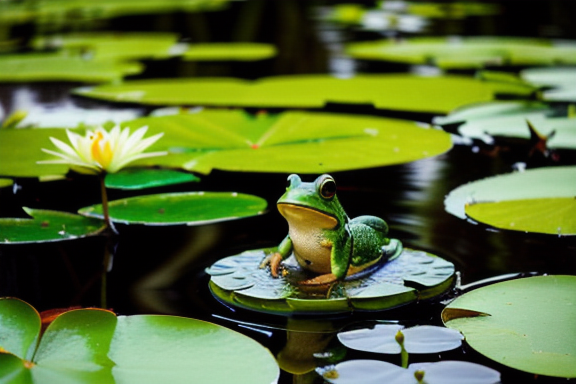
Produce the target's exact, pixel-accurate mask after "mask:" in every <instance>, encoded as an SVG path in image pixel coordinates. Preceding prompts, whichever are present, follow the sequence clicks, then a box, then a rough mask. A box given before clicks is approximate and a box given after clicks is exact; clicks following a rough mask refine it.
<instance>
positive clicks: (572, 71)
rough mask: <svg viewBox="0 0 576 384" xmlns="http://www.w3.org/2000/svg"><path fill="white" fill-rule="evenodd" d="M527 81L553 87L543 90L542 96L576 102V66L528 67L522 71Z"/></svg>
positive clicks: (521, 74)
mask: <svg viewBox="0 0 576 384" xmlns="http://www.w3.org/2000/svg"><path fill="white" fill-rule="evenodd" d="M520 77H522V78H523V79H524V80H525V81H527V82H529V83H531V84H534V85H537V86H540V87H546V88H551V89H545V90H544V91H543V92H542V98H543V99H544V100H549V101H564V102H576V85H575V84H576V68H573V67H552V68H528V69H525V70H522V71H521V72H520Z"/></svg>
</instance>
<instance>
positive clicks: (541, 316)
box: [442, 275, 576, 378]
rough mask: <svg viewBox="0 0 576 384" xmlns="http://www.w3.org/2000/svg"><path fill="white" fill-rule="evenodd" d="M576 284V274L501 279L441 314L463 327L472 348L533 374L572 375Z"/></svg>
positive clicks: (574, 366)
mask: <svg viewBox="0 0 576 384" xmlns="http://www.w3.org/2000/svg"><path fill="white" fill-rule="evenodd" d="M575 289H576V276H567V275H550V276H535V277H529V278H521V279H515V280H510V281H505V282H501V283H497V284H492V285H488V286H486V287H482V288H478V289H476V290H473V291H470V292H468V293H465V294H464V295H462V296H460V297H458V298H456V300H454V301H453V302H452V303H450V304H449V305H448V306H447V307H446V308H445V309H444V311H443V312H442V318H443V321H444V324H445V325H446V326H447V327H449V328H453V329H457V330H459V331H460V332H462V333H463V334H464V336H465V337H466V342H467V343H468V344H469V345H470V346H471V347H472V348H473V349H475V350H476V351H478V352H479V353H481V354H482V355H484V356H486V357H488V358H490V359H492V360H495V361H497V362H498V363H500V364H503V365H506V366H508V367H512V368H514V369H518V370H521V371H525V372H530V373H533V374H535V375H545V376H554V377H564V378H574V377H576V343H574V340H575V339H576V328H575V327H574V322H575V321H576V296H575V295H574V290H575ZM462 310H464V311H462ZM478 313H480V314H482V315H480V316H478V315H476V314H478Z"/></svg>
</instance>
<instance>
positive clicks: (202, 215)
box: [78, 192, 267, 225]
mask: <svg viewBox="0 0 576 384" xmlns="http://www.w3.org/2000/svg"><path fill="white" fill-rule="evenodd" d="M266 205H267V203H266V200H264V199H262V198H260V197H257V196H253V195H246V194H242V193H236V192H185V193H162V194H156V195H147V196H136V197H129V198H127V199H121V200H114V201H110V202H109V210H110V211H109V212H110V218H111V220H112V221H114V222H117V223H124V224H146V225H178V224H186V225H203V224H208V223H216V222H219V221H226V220H234V219H239V218H243V217H249V216H255V215H259V214H262V213H263V212H264V210H265V209H266ZM78 212H79V213H80V214H82V215H85V216H89V217H97V218H103V214H102V205H101V204H98V205H92V206H90V207H85V208H82V209H80V210H79V211H78Z"/></svg>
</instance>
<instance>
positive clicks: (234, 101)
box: [73, 74, 536, 113]
mask: <svg viewBox="0 0 576 384" xmlns="http://www.w3.org/2000/svg"><path fill="white" fill-rule="evenodd" d="M535 89H536V88H535V87H533V86H530V85H528V84H523V83H521V82H518V83H507V82H496V81H483V80H480V79H474V78H471V77H466V76H457V75H449V76H448V75H447V76H416V75H408V74H387V75H358V76H355V77H352V78H346V79H342V78H336V77H333V76H329V75H294V76H276V77H268V78H261V79H259V80H255V81H248V80H241V79H237V78H225V77H222V78H185V79H181V78H180V79H154V80H132V81H125V82H123V83H122V84H114V85H101V86H97V87H82V88H77V89H75V90H74V91H73V93H75V94H77V95H80V96H85V97H91V98H95V99H102V100H108V101H118V102H135V103H142V104H152V105H204V106H230V107H232V106H235V107H258V108H322V107H323V106H325V105H326V103H329V102H331V103H344V104H372V105H374V106H375V107H376V108H384V109H394V110H402V111H416V112H429V113H448V112H450V111H452V110H453V109H455V108H456V107H459V106H462V105H466V104H470V103H475V102H481V101H490V100H493V99H494V98H495V96H496V94H499V93H506V94H513V95H517V96H519V97H523V96H529V95H530V94H531V93H532V92H534V91H535ZM384 90H385V91H384Z"/></svg>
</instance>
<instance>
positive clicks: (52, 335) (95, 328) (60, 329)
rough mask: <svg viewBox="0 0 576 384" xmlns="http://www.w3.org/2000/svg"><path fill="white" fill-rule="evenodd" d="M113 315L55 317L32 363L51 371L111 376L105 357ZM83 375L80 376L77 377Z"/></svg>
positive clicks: (83, 312) (74, 312)
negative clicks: (96, 373)
mask: <svg viewBox="0 0 576 384" xmlns="http://www.w3.org/2000/svg"><path fill="white" fill-rule="evenodd" d="M116 321H117V320H116V315H114V313H112V312H110V311H108V310H102V309H77V310H72V311H68V312H65V313H63V314H61V315H60V316H58V317H57V318H56V319H55V320H54V321H53V322H52V323H50V325H49V326H48V328H47V329H46V331H45V332H44V334H43V335H42V340H41V341H40V344H39V345H38V350H37V351H36V354H35V355H34V363H35V364H36V365H37V366H41V367H43V368H44V369H49V370H50V371H53V373H56V372H54V371H58V370H62V369H63V370H72V371H84V372H98V371H101V372H99V373H98V376H100V375H102V376H100V378H101V379H102V378H107V377H109V376H110V368H111V367H112V366H114V362H113V361H112V360H110V358H109V357H108V351H109V349H110V343H111V341H112V337H113V335H114V330H115V328H116ZM80 376H83V375H80Z"/></svg>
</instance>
